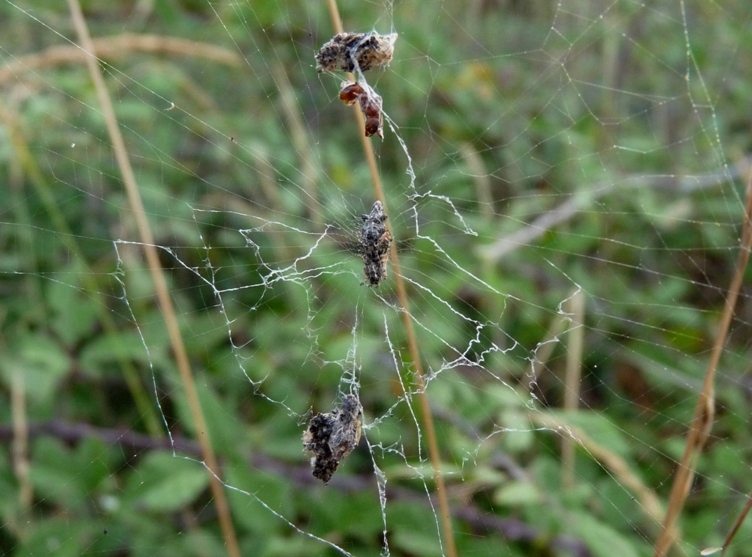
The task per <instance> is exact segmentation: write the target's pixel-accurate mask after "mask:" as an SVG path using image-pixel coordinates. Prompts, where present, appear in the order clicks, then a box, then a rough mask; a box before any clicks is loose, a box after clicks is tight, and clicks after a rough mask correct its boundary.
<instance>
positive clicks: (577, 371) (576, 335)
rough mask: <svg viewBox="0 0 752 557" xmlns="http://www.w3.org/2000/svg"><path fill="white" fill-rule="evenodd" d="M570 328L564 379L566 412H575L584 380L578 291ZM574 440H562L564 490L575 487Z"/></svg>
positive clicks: (581, 304)
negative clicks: (581, 383) (582, 380)
mask: <svg viewBox="0 0 752 557" xmlns="http://www.w3.org/2000/svg"><path fill="white" fill-rule="evenodd" d="M568 306H569V308H568V310H569V313H570V315H571V317H570V326H571V328H570V329H569V335H568V336H569V342H568V343H567V366H566V376H565V379H564V410H565V411H570V412H574V411H575V410H577V405H578V403H579V401H580V381H581V378H582V345H583V337H584V334H583V332H584V326H583V322H584V319H583V316H584V313H585V297H584V296H583V294H582V291H581V290H577V291H576V292H575V293H574V294H572V296H571V297H570V298H569V304H568ZM574 449H575V447H574V440H573V439H572V438H571V437H568V436H565V437H562V440H561V461H562V462H561V479H562V485H563V486H564V488H565V489H566V488H572V487H574V463H575V451H574Z"/></svg>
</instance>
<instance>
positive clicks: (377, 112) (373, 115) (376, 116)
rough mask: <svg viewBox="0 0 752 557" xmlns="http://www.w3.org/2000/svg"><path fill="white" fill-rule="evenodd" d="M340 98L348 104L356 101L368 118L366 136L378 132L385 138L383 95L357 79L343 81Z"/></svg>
mask: <svg viewBox="0 0 752 557" xmlns="http://www.w3.org/2000/svg"><path fill="white" fill-rule="evenodd" d="M339 98H340V99H342V101H343V102H344V103H345V104H346V105H353V104H355V103H356V102H357V103H358V104H359V105H360V110H361V111H362V112H363V116H364V117H365V119H366V129H365V132H366V137H371V136H372V135H374V134H376V135H378V136H379V137H380V138H381V139H384V115H383V114H382V108H381V107H382V100H381V97H380V96H379V95H378V94H377V93H376V91H374V90H373V89H372V88H371V87H369V86H368V84H360V83H358V82H357V81H355V82H353V81H344V82H342V89H340V92H339Z"/></svg>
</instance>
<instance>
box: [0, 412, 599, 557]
mask: <svg viewBox="0 0 752 557" xmlns="http://www.w3.org/2000/svg"><path fill="white" fill-rule="evenodd" d="M28 434H29V436H30V437H38V436H43V435H49V436H52V437H56V438H58V439H61V440H63V441H64V442H66V443H68V444H71V445H73V444H76V443H78V442H79V441H81V440H83V439H91V438H94V439H100V440H102V441H103V442H104V443H106V444H108V445H120V446H121V447H123V448H127V449H128V450H129V451H134V452H137V453H138V452H143V451H153V450H160V449H166V450H173V449H174V451H175V452H176V453H181V454H184V455H187V456H192V457H195V458H201V447H200V446H199V444H198V443H197V442H196V441H193V440H192V439H187V438H185V437H182V436H180V435H175V434H173V435H172V439H173V443H172V444H170V441H169V439H167V438H162V437H160V438H155V437H150V436H149V435H145V434H142V433H136V432H134V431H132V430H129V429H106V428H100V427H94V426H91V425H89V424H86V423H81V422H78V423H70V422H63V421H59V420H52V421H48V422H36V423H30V424H29V426H28ZM12 439H13V428H12V426H11V425H7V424H0V442H9V441H11V440H12ZM301 454H302V453H301ZM249 463H250V465H251V466H253V467H254V468H258V469H259V470H263V471H264V472H268V473H270V474H275V475H277V476H279V477H283V478H285V479H287V480H289V481H291V482H292V483H294V484H295V485H296V486H298V487H305V488H309V487H320V486H321V482H320V481H319V480H317V479H316V478H314V477H313V475H312V474H311V468H310V466H308V465H300V466H297V465H292V464H287V463H285V462H281V461H279V460H275V459H272V458H269V457H267V456H265V455H262V454H258V453H257V454H253V455H252V456H251V457H250V459H249ZM327 489H334V490H336V491H341V492H344V493H359V492H363V491H367V490H372V489H374V479H373V477H372V476H370V477H368V476H342V475H335V476H334V477H333V478H332V480H331V481H330V482H329V483H328V484H327ZM387 500H393V501H409V502H415V503H421V504H424V505H428V502H427V501H426V499H425V497H423V496H421V495H419V494H418V493H416V492H414V491H411V490H409V489H406V488H400V487H397V488H395V487H388V488H387ZM452 515H453V516H454V518H455V519H458V520H462V521H464V522H466V523H467V524H468V525H469V526H470V528H471V529H472V530H473V531H474V532H476V533H477V534H479V535H482V534H498V535H500V536H502V537H503V538H504V539H505V540H507V541H509V542H515V543H524V544H536V546H538V544H541V543H544V544H546V545H548V547H550V548H551V549H552V550H555V551H557V552H558V551H564V552H568V553H569V554H570V555H572V556H573V557H591V553H590V550H589V549H588V548H587V546H586V545H585V544H584V543H583V542H582V541H581V540H579V539H577V538H574V537H571V536H564V535H556V536H551V537H548V536H547V535H546V534H545V533H544V532H542V531H541V530H538V529H537V528H535V527H534V526H531V525H529V524H526V523H525V522H522V521H521V520H518V519H515V518H504V517H500V516H497V515H495V514H493V513H492V512H490V511H486V510H483V509H479V508H478V507H476V506H475V505H462V506H457V507H454V508H453V509H452ZM557 554H558V553H557Z"/></svg>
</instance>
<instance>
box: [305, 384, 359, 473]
mask: <svg viewBox="0 0 752 557" xmlns="http://www.w3.org/2000/svg"><path fill="white" fill-rule="evenodd" d="M362 422H363V407H362V406H361V405H360V401H359V400H358V397H357V396H355V395H345V396H344V397H342V407H341V408H335V409H334V410H332V411H331V412H329V413H327V414H316V415H315V416H314V417H313V418H312V419H311V421H310V422H309V423H308V429H306V431H305V433H303V450H304V451H305V452H306V453H308V454H309V455H310V456H311V469H312V470H313V476H314V477H315V478H318V479H319V480H321V481H322V482H324V483H328V482H329V480H331V479H332V476H333V475H334V472H336V471H337V468H338V467H339V463H340V462H341V461H342V459H344V458H345V457H346V456H347V455H349V454H350V453H351V452H352V451H353V449H354V448H355V447H356V446H357V445H358V442H359V441H360V433H361V425H362Z"/></svg>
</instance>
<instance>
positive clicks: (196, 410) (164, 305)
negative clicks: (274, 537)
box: [68, 0, 240, 557]
mask: <svg viewBox="0 0 752 557" xmlns="http://www.w3.org/2000/svg"><path fill="white" fill-rule="evenodd" d="M68 6H69V9H70V12H71V17H72V19H73V24H74V26H75V28H76V32H77V33H78V36H79V40H80V41H81V48H82V53H83V54H84V55H85V56H84V58H85V60H86V63H87V65H88V67H89V73H90V74H91V77H92V80H93V81H94V86H95V89H96V91H97V98H98V101H99V104H100V107H101V109H102V113H103V115H104V119H105V124H106V126H107V131H108V133H109V136H110V140H111V141H112V146H113V150H114V152H115V158H116V159H117V163H118V167H119V168H120V172H121V174H122V177H123V183H124V186H125V189H126V193H127V195H128V201H129V204H130V206H131V209H132V211H133V216H134V218H135V221H136V226H137V228H138V231H139V235H140V237H141V241H142V243H143V247H144V251H145V254H146V259H147V261H148V264H149V269H150V271H151V275H152V279H153V280H154V287H155V290H156V294H157V299H158V301H159V306H160V308H161V310H162V315H163V316H164V319H165V323H166V326H167V331H168V334H169V336H170V343H171V344H172V348H173V351H174V353H175V359H176V360H177V367H178V371H179V373H180V378H181V380H182V382H183V388H184V389H185V395H186V399H187V401H188V406H189V408H190V412H191V416H192V417H193V420H194V422H195V426H196V431H197V432H198V433H199V434H198V435H197V437H198V441H199V443H200V445H201V453H202V455H203V458H204V462H205V466H206V467H207V469H208V472H209V475H210V482H209V483H210V486H211V491H212V495H213V497H214V504H215V506H216V509H217V514H218V516H219V523H220V526H221V528H222V534H223V537H224V540H225V544H226V547H227V552H228V554H229V555H230V556H231V557H240V548H239V546H238V542H237V538H236V536H235V531H234V527H233V525H232V519H231V516H230V507H229V505H228V503H227V498H226V497H225V492H224V488H223V485H222V483H221V481H220V480H219V477H218V476H217V472H218V471H219V467H218V464H217V460H216V458H215V456H214V450H213V449H212V446H211V442H210V440H209V432H208V429H207V426H206V421H205V420H204V415H203V412H202V410H201V405H200V402H199V399H198V393H197V391H196V385H195V382H194V380H193V375H192V373H191V368H190V362H189V361H188V355H187V353H186V350H185V345H184V343H183V338H182V336H181V334H180V329H179V327H178V320H177V316H176V315H175V308H174V306H173V304H172V299H171V298H170V293H169V291H168V289H167V280H166V279H165V276H164V272H163V270H162V267H161V265H160V263H159V255H158V254H157V248H156V247H155V244H154V237H153V235H152V232H151V228H150V227H149V222H148V220H147V219H146V213H145V211H144V206H143V202H142V200H141V194H140V192H139V190H138V185H137V184H136V177H135V175H134V173H133V168H132V167H131V163H130V159H129V158H128V151H127V150H126V147H125V141H124V140H123V136H122V135H121V134H120V128H119V127H118V124H117V119H116V116H115V110H114V109H113V107H112V101H111V99H110V96H109V93H108V92H107V88H106V86H105V83H104V78H103V77H102V72H101V69H100V67H99V64H98V60H97V58H96V56H95V55H94V45H93V43H92V40H91V37H90V35H89V30H88V28H87V26H86V21H85V20H84V16H83V13H82V11H81V6H80V4H79V2H78V0H68Z"/></svg>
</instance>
